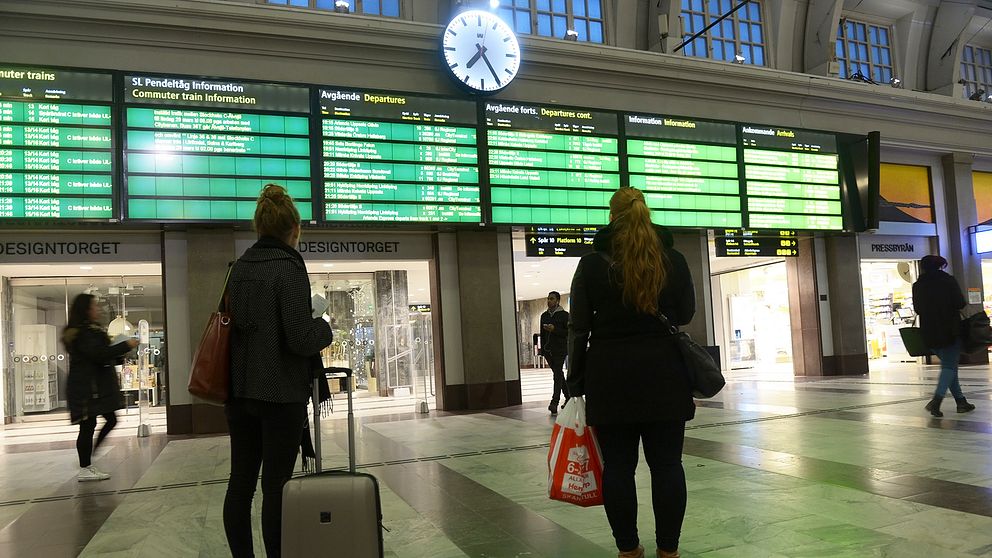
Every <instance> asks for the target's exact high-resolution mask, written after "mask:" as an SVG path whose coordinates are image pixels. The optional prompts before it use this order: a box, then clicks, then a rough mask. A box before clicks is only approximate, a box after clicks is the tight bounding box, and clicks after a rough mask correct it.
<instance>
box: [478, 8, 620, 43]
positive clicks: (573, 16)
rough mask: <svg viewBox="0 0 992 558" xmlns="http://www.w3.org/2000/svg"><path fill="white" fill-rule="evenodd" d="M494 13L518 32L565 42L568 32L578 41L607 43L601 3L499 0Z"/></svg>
mask: <svg viewBox="0 0 992 558" xmlns="http://www.w3.org/2000/svg"><path fill="white" fill-rule="evenodd" d="M497 13H498V14H499V16H500V17H501V18H503V21H505V22H507V23H509V24H510V27H513V30H514V31H516V32H517V33H525V34H529V35H541V36H542V37H557V38H559V39H564V38H565V34H566V32H567V31H568V30H569V29H571V30H573V31H575V33H576V39H577V40H579V41H588V42H590V43H602V42H605V40H606V32H605V26H604V21H603V0H502V1H501V2H500V6H499V8H498V9H497Z"/></svg>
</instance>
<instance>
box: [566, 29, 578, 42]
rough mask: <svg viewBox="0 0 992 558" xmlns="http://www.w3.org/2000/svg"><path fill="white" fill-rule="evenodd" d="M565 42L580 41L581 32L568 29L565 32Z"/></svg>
mask: <svg viewBox="0 0 992 558" xmlns="http://www.w3.org/2000/svg"><path fill="white" fill-rule="evenodd" d="M565 40H566V41H578V40H579V32H578V31H576V30H575V29H567V30H566V31H565Z"/></svg>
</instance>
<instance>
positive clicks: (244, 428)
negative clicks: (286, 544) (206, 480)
mask: <svg viewBox="0 0 992 558" xmlns="http://www.w3.org/2000/svg"><path fill="white" fill-rule="evenodd" d="M225 412H226V413H227V424H228V428H229V429H230V431H231V478H230V480H229V481H228V483H227V496H226V497H225V498H224V531H225V532H226V533H227V544H228V545H230V547H231V554H232V555H233V556H234V557H235V558H241V557H252V556H254V549H253V548H252V537H251V501H252V498H253V497H254V496H255V486H256V484H257V483H258V470H259V468H261V470H262V540H264V541H265V553H266V555H267V556H269V558H273V557H277V556H279V555H280V552H281V548H280V547H281V545H282V532H281V529H282V488H283V485H285V484H286V481H288V480H289V479H290V477H292V476H293V466H294V465H296V454H297V452H298V451H299V449H300V440H302V437H303V427H304V425H305V424H306V420H307V406H306V403H269V402H266V401H258V400H255V399H234V400H232V401H230V402H229V403H228V404H227V405H225Z"/></svg>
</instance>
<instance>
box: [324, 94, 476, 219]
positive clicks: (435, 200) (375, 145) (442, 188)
mask: <svg viewBox="0 0 992 558" xmlns="http://www.w3.org/2000/svg"><path fill="white" fill-rule="evenodd" d="M320 104H321V113H322V116H323V119H322V122H321V127H322V132H323V145H322V154H323V176H324V219H325V220H327V221H377V222H426V223H478V222H480V221H481V220H482V209H481V197H480V194H479V192H480V188H479V150H478V147H477V141H478V139H477V134H476V128H475V126H476V124H477V120H478V118H477V116H476V109H475V103H472V102H471V101H460V100H452V99H438V98H434V97H423V96H416V95H403V94H395V93H377V92H368V91H352V90H342V89H322V90H321V91H320Z"/></svg>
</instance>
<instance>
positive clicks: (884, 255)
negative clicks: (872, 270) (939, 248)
mask: <svg viewBox="0 0 992 558" xmlns="http://www.w3.org/2000/svg"><path fill="white" fill-rule="evenodd" d="M858 241H859V242H860V244H861V259H863V260H918V259H920V258H922V257H923V256H926V255H927V254H929V253H931V247H930V239H929V238H928V237H925V236H886V235H860V236H859V237H858Z"/></svg>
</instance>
